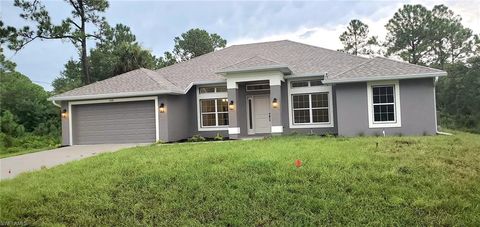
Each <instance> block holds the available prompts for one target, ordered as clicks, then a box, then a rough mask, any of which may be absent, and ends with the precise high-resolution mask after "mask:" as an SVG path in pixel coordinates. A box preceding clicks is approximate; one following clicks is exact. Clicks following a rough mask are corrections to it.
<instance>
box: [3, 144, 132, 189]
mask: <svg viewBox="0 0 480 227" xmlns="http://www.w3.org/2000/svg"><path fill="white" fill-rule="evenodd" d="M137 145H139V144H99V145H75V146H69V147H62V148H57V149H53V150H48V151H40V152H35V153H30V154H24V155H19V156H13V157H8V158H3V159H0V169H1V172H0V180H4V179H9V178H13V177H15V176H17V175H18V174H20V173H23V172H29V171H35V170H39V169H42V168H50V167H52V166H56V165H60V164H64V163H67V162H70V161H73V160H79V159H83V158H88V157H91V156H94V155H96V154H100V153H105V152H114V151H118V150H120V149H123V148H128V147H134V146H137Z"/></svg>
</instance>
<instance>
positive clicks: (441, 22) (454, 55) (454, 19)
mask: <svg viewBox="0 0 480 227" xmlns="http://www.w3.org/2000/svg"><path fill="white" fill-rule="evenodd" d="M461 20H462V18H461V17H460V16H459V15H455V13H454V12H453V11H452V10H450V9H448V7H446V6H444V5H436V6H434V7H433V9H432V22H431V25H430V40H431V42H430V44H429V46H430V49H431V52H430V55H431V60H430V62H431V64H433V65H438V66H439V67H440V68H442V69H443V68H444V67H445V65H446V64H447V63H456V62H457V61H464V60H465V59H467V57H469V56H470V54H472V52H473V46H474V43H475V40H474V36H473V32H472V30H471V29H469V28H465V27H464V26H463V25H462V23H461Z"/></svg>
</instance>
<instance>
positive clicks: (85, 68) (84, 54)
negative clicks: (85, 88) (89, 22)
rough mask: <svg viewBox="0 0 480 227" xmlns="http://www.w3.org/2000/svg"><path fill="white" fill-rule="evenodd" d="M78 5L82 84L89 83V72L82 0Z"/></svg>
mask: <svg viewBox="0 0 480 227" xmlns="http://www.w3.org/2000/svg"><path fill="white" fill-rule="evenodd" d="M78 5H79V8H80V20H81V21H82V24H81V31H82V34H81V35H82V40H81V42H82V72H83V77H84V78H83V83H84V85H87V84H90V83H91V81H90V73H89V72H88V59H87V36H86V33H85V10H84V8H83V0H79V1H78Z"/></svg>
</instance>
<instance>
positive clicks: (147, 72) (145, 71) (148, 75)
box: [139, 67, 181, 90]
mask: <svg viewBox="0 0 480 227" xmlns="http://www.w3.org/2000/svg"><path fill="white" fill-rule="evenodd" d="M139 69H140V70H142V72H143V73H145V75H147V77H148V78H149V79H151V80H153V81H154V82H155V83H157V84H158V85H160V86H163V85H162V84H160V83H159V82H158V81H157V80H155V79H154V78H153V77H152V76H151V75H150V72H152V73H154V74H155V75H156V76H159V77H162V78H163V79H165V80H166V81H168V82H169V83H170V84H171V85H173V86H174V87H175V88H177V89H179V90H181V89H180V88H178V85H177V84H176V83H173V82H172V81H170V80H169V79H167V78H166V77H164V76H163V75H161V74H159V73H157V71H155V70H151V69H146V68H143V67H140V68H139Z"/></svg>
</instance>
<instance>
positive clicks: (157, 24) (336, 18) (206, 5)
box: [0, 0, 480, 90]
mask: <svg viewBox="0 0 480 227" xmlns="http://www.w3.org/2000/svg"><path fill="white" fill-rule="evenodd" d="M0 1H1V3H0V4H1V5H0V16H1V19H2V20H3V21H4V22H5V24H7V25H13V26H23V25H25V22H24V21H22V19H21V18H20V17H19V16H18V15H19V13H20V10H19V9H17V8H15V7H14V6H13V1H6V0H0ZM43 2H45V4H46V7H47V10H48V11H49V12H50V14H51V17H52V18H53V20H54V21H59V20H61V19H63V18H65V17H66V16H68V13H69V12H70V11H71V9H70V8H68V6H67V4H66V3H65V2H64V1H53V0H50V1H45V0H44V1H43ZM418 2H421V4H423V5H425V6H427V7H428V8H429V9H431V8H432V7H433V6H434V5H436V4H445V5H447V6H448V7H449V8H450V9H452V10H454V12H455V13H457V14H459V15H461V16H462V18H463V23H464V25H465V26H467V27H469V28H471V29H473V30H474V32H475V33H480V0H469V1H413V0H412V1H339V2H333V1H316V2H298V1H294V2H287V1H276V2H254V1H215V2H214V1H208V2H193V1H192V2H190V1H189V2H166V1H134V0H130V1H125V0H123V1H110V7H109V8H108V10H107V12H106V13H105V16H106V18H107V20H108V22H109V23H110V24H112V25H114V24H117V23H122V24H125V25H127V26H129V27H130V28H131V29H132V31H133V33H134V34H135V35H136V36H137V40H138V41H139V42H140V43H141V44H142V46H143V47H145V48H147V49H149V50H151V51H152V52H153V53H154V54H155V55H157V56H161V55H163V52H165V51H171V50H172V48H173V38H174V37H175V36H178V35H180V34H181V33H182V32H185V31H187V30H188V29H191V28H197V27H198V28H203V29H205V30H207V31H208V32H211V33H217V34H219V35H220V36H222V37H223V38H225V39H226V40H227V42H228V45H232V44H243V43H251V42H258V41H272V40H281V39H290V40H294V41H299V42H303V43H308V44H312V45H316V46H321V47H325V48H329V49H339V48H341V43H340V41H339V40H338V36H339V35H340V34H341V33H342V32H343V31H344V30H345V28H346V26H347V24H348V22H349V21H350V20H351V19H360V20H362V21H363V22H364V23H366V24H368V25H369V27H370V34H371V35H378V36H379V37H380V39H383V38H384V37H385V34H386V31H385V28H384V26H385V24H386V23H387V21H388V20H389V19H390V18H391V17H392V16H393V14H394V13H395V11H397V10H398V9H399V8H400V7H401V6H402V5H403V4H405V3H418ZM92 46H93V45H92V43H90V47H92ZM6 56H7V58H10V60H12V61H14V62H16V63H17V70H18V71H20V72H21V73H23V74H25V75H27V76H29V77H30V78H31V79H32V80H33V81H34V82H36V83H38V84H40V85H42V86H44V87H45V89H47V90H51V89H52V87H51V85H50V83H51V82H52V81H53V79H55V78H56V77H57V76H58V75H59V73H60V71H61V70H62V69H63V65H64V64H65V63H66V62H67V60H68V59H70V58H78V54H77V51H76V49H75V48H74V47H73V46H72V44H71V43H69V42H62V41H40V40H38V41H34V42H32V43H30V44H29V45H28V46H27V47H25V49H23V50H21V51H20V52H18V53H17V54H14V53H13V52H10V51H8V50H7V51H6Z"/></svg>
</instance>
